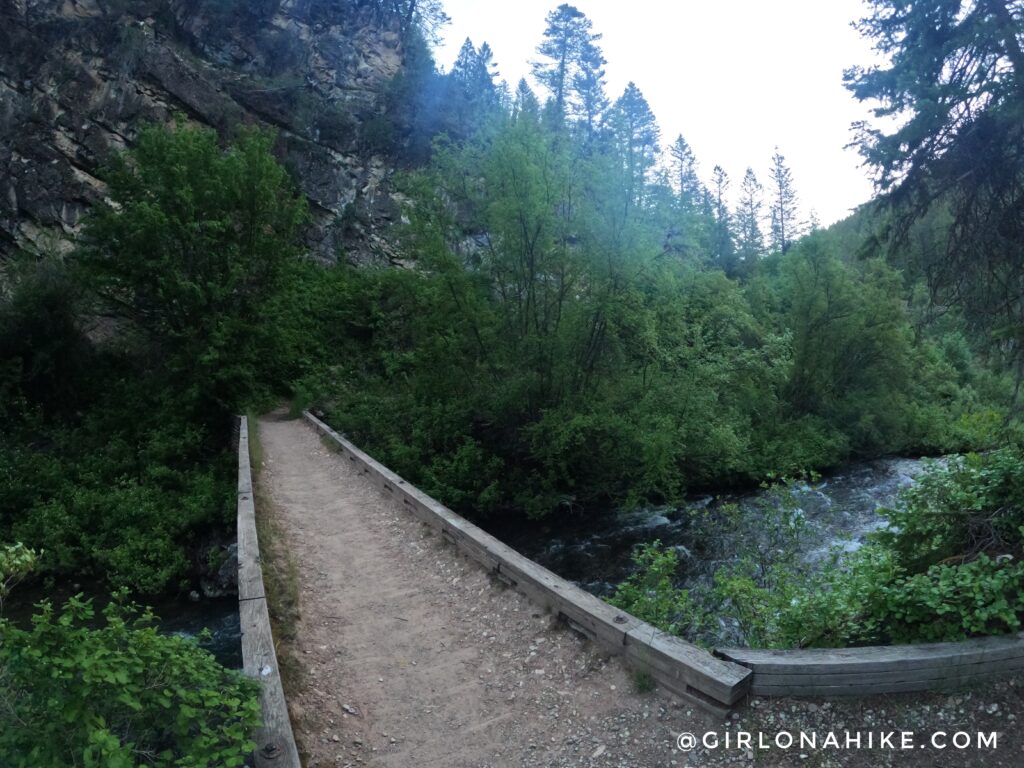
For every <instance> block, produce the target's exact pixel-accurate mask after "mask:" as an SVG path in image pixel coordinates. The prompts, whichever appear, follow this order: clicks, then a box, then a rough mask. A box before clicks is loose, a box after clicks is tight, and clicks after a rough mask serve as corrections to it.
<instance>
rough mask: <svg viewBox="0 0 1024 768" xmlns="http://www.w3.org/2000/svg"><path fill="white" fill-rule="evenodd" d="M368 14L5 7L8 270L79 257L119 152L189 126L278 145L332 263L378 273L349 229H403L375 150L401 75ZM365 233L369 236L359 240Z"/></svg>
mask: <svg viewBox="0 0 1024 768" xmlns="http://www.w3.org/2000/svg"><path fill="white" fill-rule="evenodd" d="M374 5H375V4H374V3H367V2H365V0H362V1H361V0H149V1H147V0H0V259H2V258H3V257H4V256H5V255H7V254H9V253H11V252H13V251H14V250H15V249H17V248H28V249H30V250H33V249H34V250H40V251H52V250H61V249H65V248H67V247H69V244H70V242H71V241H72V240H73V236H74V234H75V233H76V232H77V231H78V229H79V227H80V224H81V220H82V217H83V214H84V213H85V212H86V211H87V209H88V208H89V206H90V205H92V204H93V203H95V202H96V201H97V200H100V199H102V197H103V194H104V185H103V183H102V182H101V181H100V180H99V178H98V175H99V169H101V168H102V166H103V164H104V163H105V162H106V160H107V158H108V157H109V156H110V153H111V152H112V151H116V150H120V149H123V148H124V147H126V146H130V145H131V143H132V140H133V138H134V137H135V135H137V132H138V131H139V129H140V127H142V126H143V125H145V124H147V123H151V122H168V121H171V120H173V119H176V118H180V117H181V116H184V117H185V118H187V119H189V120H192V121H196V122H200V123H204V124H206V125H210V126H213V127H214V128H216V129H217V130H218V131H219V132H221V133H222V134H223V135H230V133H231V131H232V130H233V129H235V127H236V126H239V125H245V124H255V125H263V126H271V127H274V128H275V129H277V130H278V133H279V139H278V145H277V151H278V153H279V157H280V158H281V160H282V161H283V162H284V163H285V164H286V165H287V166H288V167H289V168H290V169H292V170H293V172H294V175H295V178H296V180H297V182H298V184H299V186H300V188H301V190H302V191H303V192H304V193H305V194H306V195H307V197H308V198H309V201H310V208H311V210H312V212H313V219H314V223H313V225H312V226H311V227H310V231H309V232H308V238H309V244H310V246H311V248H312V249H313V250H314V251H315V252H316V253H317V254H319V255H320V256H321V257H322V258H324V259H333V258H337V256H338V254H339V253H340V252H341V251H342V249H345V250H346V251H347V253H348V254H349V257H350V258H358V259H373V258H380V257H381V254H379V253H378V254H375V253H374V252H373V251H374V247H373V244H372V241H371V239H370V238H369V237H360V231H359V230H360V227H358V226H356V227H353V222H358V221H361V220H366V219H367V218H368V217H369V218H371V219H372V218H374V217H380V216H383V217H387V216H389V215H392V211H393V208H394V206H393V204H392V203H391V202H390V198H389V196H388V194H387V192H386V188H387V178H388V170H387V169H388V165H387V163H386V162H385V161H384V159H382V158H380V157H375V156H374V155H373V153H372V152H371V151H369V150H368V149H367V147H368V141H367V134H368V130H372V127H373V124H374V121H375V120H378V121H379V120H380V117H381V114H382V112H383V110H384V105H385V98H384V95H383V94H384V93H385V92H386V86H387V84H388V82H390V81H391V79H392V78H393V77H394V76H395V75H396V74H397V73H398V72H399V71H400V70H401V67H402V46H401V35H400V33H399V31H398V25H397V23H392V22H389V21H388V19H387V18H386V17H383V16H382V15H381V14H380V13H379V12H377V11H376V10H375V9H374ZM364 231H365V230H364Z"/></svg>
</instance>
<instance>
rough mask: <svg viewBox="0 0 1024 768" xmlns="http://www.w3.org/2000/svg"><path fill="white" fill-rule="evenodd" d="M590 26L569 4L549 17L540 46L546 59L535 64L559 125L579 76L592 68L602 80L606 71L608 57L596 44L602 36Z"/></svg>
mask: <svg viewBox="0 0 1024 768" xmlns="http://www.w3.org/2000/svg"><path fill="white" fill-rule="evenodd" d="M590 29H591V23H590V19H588V18H587V17H586V16H585V15H584V14H583V13H582V12H580V10H579V9H577V8H576V7H575V6H572V5H568V4H567V3H562V5H560V6H558V7H557V8H556V9H555V10H553V11H551V13H549V14H548V16H547V28H546V29H545V30H544V41H543V42H542V43H541V44H540V45H539V46H538V47H537V53H539V54H540V55H541V56H543V57H544V59H546V60H541V61H534V62H533V63H532V66H533V76H534V77H535V78H537V81H538V82H540V83H541V84H542V85H543V86H544V87H546V88H547V89H548V91H550V92H551V102H550V109H551V111H552V113H553V119H554V120H555V121H556V122H557V123H558V124H561V123H562V122H563V121H564V120H565V116H566V113H567V109H568V106H569V102H570V99H571V96H572V93H573V89H574V88H575V87H576V78H577V76H578V75H580V74H581V73H583V72H586V71H588V70H589V71H590V77H591V78H595V77H596V81H597V82H600V80H601V77H602V76H603V74H604V73H603V71H600V68H601V67H602V66H603V65H604V57H603V56H601V53H600V50H599V49H598V48H597V46H596V42H597V41H598V40H600V39H601V36H600V35H595V34H593V33H591V31H590ZM584 62H586V63H585V64H584Z"/></svg>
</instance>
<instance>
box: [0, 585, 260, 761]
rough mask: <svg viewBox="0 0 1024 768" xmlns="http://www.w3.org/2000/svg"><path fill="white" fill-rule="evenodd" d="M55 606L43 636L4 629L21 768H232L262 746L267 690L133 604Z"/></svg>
mask: <svg viewBox="0 0 1024 768" xmlns="http://www.w3.org/2000/svg"><path fill="white" fill-rule="evenodd" d="M123 597H124V595H123V593H122V594H121V595H120V596H116V598H115V600H114V601H113V602H111V603H110V604H109V605H108V606H107V607H106V608H105V609H104V610H103V623H102V625H101V626H99V627H96V628H94V627H93V625H94V624H95V621H94V611H93V608H92V605H91V601H86V600H82V599H80V598H72V599H71V600H69V601H68V602H67V603H66V604H65V606H64V608H63V610H62V611H61V612H60V613H57V612H55V611H54V610H53V608H52V607H51V606H50V605H49V604H47V603H44V604H42V605H41V607H40V611H39V612H38V613H37V614H36V615H35V616H34V617H33V620H32V629H31V630H21V629H16V628H15V627H14V626H13V625H11V624H10V623H9V622H5V621H3V620H0V719H2V720H3V722H4V727H3V728H2V729H0V755H3V756H4V765H5V766H11V767H12V768H63V767H64V766H68V765H83V766H95V767H96V768H100V767H101V766H102V768H135V767H136V766H153V767H154V768H160V767H164V766H166V768H172V766H173V768H186V767H187V768H230V766H241V765H243V764H244V762H245V758H246V755H247V754H249V753H251V752H252V750H253V749H254V747H255V745H254V744H253V743H252V742H251V741H250V739H249V734H250V733H251V732H252V730H253V729H254V728H255V727H256V726H257V725H258V724H259V722H260V718H259V702H258V698H257V696H256V692H257V685H256V683H255V682H253V681H251V680H249V679H247V678H245V677H243V676H242V675H241V674H240V673H238V672H234V671H231V670H227V669H225V668H224V667H222V666H220V664H218V663H217V662H216V661H215V660H214V658H213V657H212V656H210V655H209V654H208V653H207V652H206V651H203V650H201V649H200V648H199V647H198V646H197V645H196V644H195V642H194V641H191V640H187V639H184V638H180V637H174V636H164V635H160V634H157V632H156V630H155V629H154V628H153V622H154V617H153V615H152V614H151V613H150V612H148V611H146V612H143V613H141V614H138V612H137V609H135V608H134V607H131V606H127V605H125V604H124V603H123Z"/></svg>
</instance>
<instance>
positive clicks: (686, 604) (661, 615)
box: [609, 541, 695, 634]
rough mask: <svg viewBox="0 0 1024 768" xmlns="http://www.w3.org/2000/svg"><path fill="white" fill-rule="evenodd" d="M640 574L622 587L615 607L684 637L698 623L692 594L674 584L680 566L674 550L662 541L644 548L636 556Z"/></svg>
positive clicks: (642, 546)
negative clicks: (662, 543)
mask: <svg viewBox="0 0 1024 768" xmlns="http://www.w3.org/2000/svg"><path fill="white" fill-rule="evenodd" d="M634 561H635V562H636V565H637V572H636V573H634V574H633V575H632V576H630V577H629V578H628V579H626V581H624V582H623V583H622V584H620V585H619V587H618V589H617V590H616V591H615V595H614V596H613V597H612V598H611V600H610V601H609V602H610V603H611V604H612V605H614V606H616V607H618V608H621V609H622V610H624V611H628V612H629V613H631V614H633V615H634V616H636V617H637V618H638V619H642V620H643V621H646V622H649V623H651V624H654V625H655V626H656V627H660V628H661V629H664V630H665V631H666V632H671V633H673V634H683V633H684V632H685V631H686V630H688V629H689V628H690V627H691V626H693V624H694V623H695V614H694V606H693V604H692V602H691V601H690V595H689V592H687V591H686V590H685V589H677V588H676V586H675V584H674V579H675V577H676V571H677V569H678V566H679V559H678V555H677V554H676V552H675V550H674V549H666V548H663V547H662V546H661V542H660V541H655V542H652V543H651V544H644V545H641V546H640V547H638V548H637V551H636V553H635V554H634Z"/></svg>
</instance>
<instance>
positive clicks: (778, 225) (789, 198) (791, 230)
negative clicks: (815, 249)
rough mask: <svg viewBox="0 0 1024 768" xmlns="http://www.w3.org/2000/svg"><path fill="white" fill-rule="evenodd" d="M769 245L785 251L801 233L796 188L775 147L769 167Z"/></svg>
mask: <svg viewBox="0 0 1024 768" xmlns="http://www.w3.org/2000/svg"><path fill="white" fill-rule="evenodd" d="M770 183H771V190H772V207H771V247H772V250H773V251H776V252H779V253H785V252H786V251H788V250H789V248H790V246H792V245H793V243H794V242H795V241H796V240H797V239H798V238H799V237H800V235H801V234H802V229H803V228H802V226H801V225H800V223H799V221H798V220H797V215H798V214H797V198H796V190H795V189H794V188H793V174H792V172H791V171H790V170H789V166H787V165H786V158H785V157H783V156H782V154H780V153H779V148H778V147H776V148H775V154H774V155H772V169H771V182H770Z"/></svg>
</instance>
